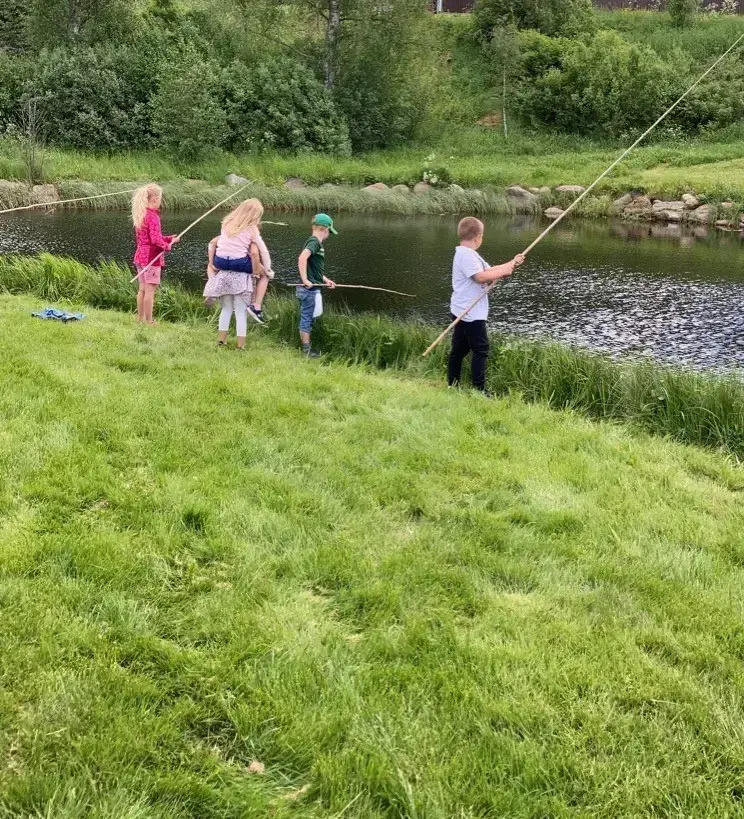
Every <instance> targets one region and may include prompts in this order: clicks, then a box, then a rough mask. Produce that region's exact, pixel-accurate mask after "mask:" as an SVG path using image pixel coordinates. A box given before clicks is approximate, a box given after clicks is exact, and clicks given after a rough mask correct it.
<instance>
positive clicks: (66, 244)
mask: <svg viewBox="0 0 744 819" xmlns="http://www.w3.org/2000/svg"><path fill="white" fill-rule="evenodd" d="M195 216H196V214H193V213H186V212H179V213H164V215H163V226H164V230H165V231H167V232H170V233H176V232H178V231H179V230H182V229H183V228H184V227H185V226H186V225H188V224H189V223H190V222H191V221H192V220H193V219H194V218H195ZM266 218H267V219H274V220H276V221H282V222H286V223H287V225H286V226H276V225H266V226H265V227H264V231H263V232H264V236H265V238H266V241H267V243H268V245H269V248H270V250H271V252H272V255H273V257H274V268H275V270H276V271H277V279H278V280H283V281H293V280H295V281H296V280H297V274H296V272H295V270H296V258H297V255H298V253H299V251H300V250H301V248H302V246H303V244H304V241H305V239H306V238H307V236H308V235H309V224H308V223H309V216H308V215H307V214H268V213H267V215H266ZM336 224H337V227H338V229H339V234H340V235H339V236H337V237H331V238H330V239H329V240H328V242H327V245H326V248H327V249H326V265H327V270H328V274H329V275H330V276H331V278H334V279H336V280H337V281H338V282H346V283H351V284H368V285H373V286H378V287H387V288H392V289H394V290H401V291H405V292H407V293H412V294H414V295H415V296H416V298H415V299H404V298H401V297H398V296H390V295H387V294H384V293H373V292H365V291H346V292H343V293H342V291H337V292H336V293H334V294H329V296H328V300H329V301H335V302H340V301H344V302H345V303H346V304H347V305H348V306H349V307H350V308H351V309H353V310H373V311H378V312H384V313H387V314H390V315H394V316H418V317H421V318H424V319H426V320H428V321H431V322H434V323H437V324H444V323H445V322H446V320H447V317H448V300H449V292H450V290H449V285H450V270H451V267H450V265H451V258H452V252H453V248H454V244H455V228H456V225H457V219H456V218H455V217H451V216H442V217H396V216H386V215H356V214H342V215H340V216H339V217H338V218H337V220H336ZM545 224H547V223H546V222H545V221H544V220H541V219H539V218H532V217H489V218H488V219H487V233H486V240H485V242H484V245H483V248H482V249H481V254H482V255H483V256H484V257H485V258H486V259H487V260H488V261H490V262H491V263H497V262H500V261H504V260H506V259H508V258H511V257H512V256H513V255H514V254H516V253H518V252H519V251H521V250H523V249H524V247H526V246H527V245H528V244H529V243H530V242H531V241H532V239H534V237H535V236H536V235H537V234H538V233H539V232H540V230H541V229H542V228H543V227H544V226H545ZM218 230H219V217H218V216H214V217H208V218H207V219H205V220H204V222H202V223H201V224H199V225H198V226H197V227H196V228H195V229H194V230H192V231H191V232H190V233H189V234H188V235H187V236H186V237H185V238H184V240H183V242H182V243H181V245H180V246H179V247H178V248H177V249H176V250H175V251H174V252H173V253H172V254H171V255H170V256H169V259H168V267H167V277H168V278H169V279H170V280H177V281H179V282H181V283H182V284H184V285H185V286H186V287H188V288H190V289H193V290H200V289H201V287H202V282H203V275H204V268H205V262H206V244H207V242H208V241H209V239H211V238H212V236H214V235H215V234H216V233H217V232H218ZM42 250H46V251H49V252H51V253H55V254H64V255H69V256H73V257H75V258H77V259H80V260H82V261H86V262H94V261H97V260H99V259H102V258H103V259H115V260H118V261H122V262H124V261H129V260H130V259H131V256H132V252H133V241H132V230H131V227H130V225H129V223H128V221H127V215H126V214H124V213H118V212H105V211H104V212H98V213H95V212H93V213H85V212H74V211H62V212H58V213H56V214H51V215H46V214H40V213H28V212H26V213H19V214H11V215H9V216H3V217H0V252H2V253H10V252H21V253H37V252H39V251H42ZM743 261H744V257H743V256H742V251H741V240H740V238H739V234H736V233H718V232H716V231H713V230H708V229H707V228H689V229H688V228H681V227H680V226H676V225H671V226H668V227H666V226H659V225H647V224H628V223H623V222H612V221H609V222H607V221H579V220H576V221H569V220H566V222H565V223H562V224H561V225H559V226H558V227H557V229H556V230H555V231H554V232H553V233H552V234H551V235H550V236H549V237H548V238H547V239H546V240H544V241H543V242H542V243H541V244H540V245H539V246H538V247H537V248H536V249H535V251H533V253H532V254H531V255H530V258H529V261H528V263H527V264H526V265H525V266H524V267H523V268H522V269H521V270H520V271H519V272H518V273H517V274H515V275H514V276H513V277H512V278H511V279H510V280H508V281H507V282H506V283H504V284H500V285H498V286H497V287H496V289H495V290H494V293H493V295H492V297H491V318H490V324H491V326H492V329H494V330H497V331H505V332H509V333H516V334H519V335H523V336H527V337H530V338H551V339H555V340H557V341H561V342H563V343H567V344H571V345H576V346H580V347H585V348H589V349H592V350H598V351H601V352H604V353H609V354H610V355H612V356H616V357H631V358H639V357H650V358H653V359H656V360H663V361H666V362H669V363H673V364H682V365H685V366H688V367H694V368H699V369H712V370H718V371H725V370H731V369H736V368H738V367H739V366H741V365H742V364H744V315H742V307H744V265H743V264H742V262H743ZM282 289H284V288H282ZM287 289H288V288H287ZM270 292H271V291H270ZM290 292H291V291H290ZM266 306H267V312H268V313H269V315H270V312H271V306H270V302H267V305H266Z"/></svg>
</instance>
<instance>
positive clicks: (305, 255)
mask: <svg viewBox="0 0 744 819" xmlns="http://www.w3.org/2000/svg"><path fill="white" fill-rule="evenodd" d="M312 255H313V254H312V253H311V252H310V251H309V250H308V249H307V248H305V250H303V251H302V253H300V258H299V259H298V260H297V267H298V268H299V270H300V278H301V279H302V283H303V284H304V285H305V287H312V286H313V285H312V283H311V281H310V279H308V277H307V260H308V259H309V258H310V257H311V256H312Z"/></svg>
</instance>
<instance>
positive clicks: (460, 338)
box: [447, 316, 488, 390]
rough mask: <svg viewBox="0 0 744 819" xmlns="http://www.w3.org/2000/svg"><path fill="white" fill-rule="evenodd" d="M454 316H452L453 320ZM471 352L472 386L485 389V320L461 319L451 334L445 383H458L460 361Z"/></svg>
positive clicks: (486, 340) (486, 349) (460, 373)
mask: <svg viewBox="0 0 744 819" xmlns="http://www.w3.org/2000/svg"><path fill="white" fill-rule="evenodd" d="M455 318H456V316H452V320H453V321H454V320H455ZM471 352H472V354H473V386H474V387H475V388H476V389H477V390H485V389H486V363H487V361H488V331H487V330H486V322H485V321H461V322H460V323H459V324H458V325H457V326H456V327H455V330H454V335H453V336H452V352H451V353H450V357H449V366H448V367H447V383H448V384H449V385H450V386H452V385H453V384H459V383H460V376H461V375H462V362H463V361H464V360H465V356H466V355H467V354H468V353H471Z"/></svg>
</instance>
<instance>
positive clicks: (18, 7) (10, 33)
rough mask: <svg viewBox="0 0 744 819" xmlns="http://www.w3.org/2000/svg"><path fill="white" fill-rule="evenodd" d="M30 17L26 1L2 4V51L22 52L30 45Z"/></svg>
mask: <svg viewBox="0 0 744 819" xmlns="http://www.w3.org/2000/svg"><path fill="white" fill-rule="evenodd" d="M28 17H29V9H28V3H27V2H26V0H3V2H2V3H0V51H3V50H6V49H9V50H11V51H15V50H22V49H24V48H25V47H26V46H27V45H28Z"/></svg>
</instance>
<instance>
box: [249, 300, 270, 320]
mask: <svg viewBox="0 0 744 819" xmlns="http://www.w3.org/2000/svg"><path fill="white" fill-rule="evenodd" d="M248 315H249V316H250V317H251V318H253V319H255V320H256V321H257V322H258V323H259V324H266V319H265V318H264V315H263V311H262V310H259V309H258V307H255V306H254V305H252V304H251V305H250V306H249V307H248Z"/></svg>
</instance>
